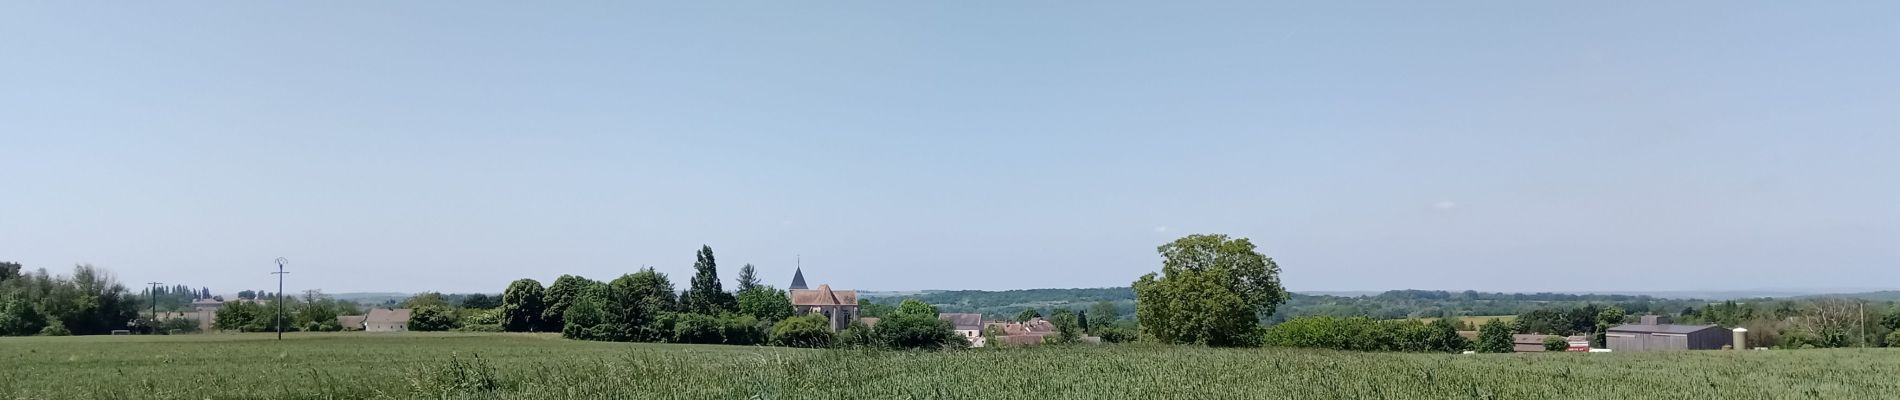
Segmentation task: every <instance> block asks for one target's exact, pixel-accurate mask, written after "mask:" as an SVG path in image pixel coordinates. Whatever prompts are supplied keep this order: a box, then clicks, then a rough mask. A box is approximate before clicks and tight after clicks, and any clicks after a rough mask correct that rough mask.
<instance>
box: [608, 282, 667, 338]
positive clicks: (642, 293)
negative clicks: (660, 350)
mask: <svg viewBox="0 0 1900 400" xmlns="http://www.w3.org/2000/svg"><path fill="white" fill-rule="evenodd" d="M673 290H674V289H673V281H672V280H670V279H667V277H666V274H662V273H660V272H659V271H655V270H654V269H653V268H651V267H648V268H647V269H643V270H640V272H636V273H632V274H627V275H622V276H620V277H619V278H616V279H614V281H613V282H609V283H608V284H607V302H608V309H609V310H610V311H611V312H613V313H614V314H615V315H614V318H613V321H614V323H616V324H619V325H620V326H619V327H618V328H619V329H622V330H624V332H621V333H619V335H620V336H624V337H625V338H626V339H627V340H633V341H642V342H653V341H660V340H663V339H665V338H666V337H668V336H671V333H672V331H673V327H671V326H666V325H665V323H664V322H666V319H665V317H666V316H667V314H669V313H671V312H673V311H674V310H677V309H678V301H679V300H678V299H677V298H675V297H674V295H673V293H674V292H673Z"/></svg>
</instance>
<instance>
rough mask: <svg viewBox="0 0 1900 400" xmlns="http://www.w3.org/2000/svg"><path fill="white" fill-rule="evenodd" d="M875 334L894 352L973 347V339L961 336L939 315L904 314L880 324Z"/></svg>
mask: <svg viewBox="0 0 1900 400" xmlns="http://www.w3.org/2000/svg"><path fill="white" fill-rule="evenodd" d="M872 335H873V336H875V337H876V338H877V342H878V343H879V344H880V345H881V346H883V347H886V348H891V349H915V350H937V349H944V348H961V347H969V339H966V338H964V337H963V335H958V334H957V331H956V327H954V326H952V325H951V324H950V321H945V320H941V319H937V316H936V315H925V314H917V313H902V312H900V313H897V314H895V315H891V316H888V317H884V319H883V320H881V321H878V323H877V327H876V328H874V329H872Z"/></svg>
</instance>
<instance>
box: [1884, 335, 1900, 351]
mask: <svg viewBox="0 0 1900 400" xmlns="http://www.w3.org/2000/svg"><path fill="white" fill-rule="evenodd" d="M1887 347H1900V331H1893V333H1889V334H1887Z"/></svg>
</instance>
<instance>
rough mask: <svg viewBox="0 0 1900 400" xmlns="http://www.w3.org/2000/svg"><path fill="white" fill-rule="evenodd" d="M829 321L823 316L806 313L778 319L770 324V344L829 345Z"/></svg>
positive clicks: (830, 337) (792, 345)
mask: <svg viewBox="0 0 1900 400" xmlns="http://www.w3.org/2000/svg"><path fill="white" fill-rule="evenodd" d="M830 325H831V324H830V322H829V321H826V320H825V318H824V317H822V316H817V315H807V316H803V317H791V318H786V319H783V320H779V321H778V323H777V324H774V325H772V344H774V345H779V346H787V347H814V348H815V347H826V346H830V345H831V340H832V335H831V326H830Z"/></svg>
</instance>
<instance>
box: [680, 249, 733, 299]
mask: <svg viewBox="0 0 1900 400" xmlns="http://www.w3.org/2000/svg"><path fill="white" fill-rule="evenodd" d="M680 303H681V304H683V305H684V306H685V310H686V312H691V313H700V314H706V315H719V314H720V313H727V312H732V311H735V310H737V309H738V305H737V304H736V303H735V302H734V301H733V298H732V294H731V293H726V290H725V289H724V288H722V287H721V286H720V284H719V263H718V262H716V261H714V260H713V251H712V246H700V248H699V254H698V260H697V261H694V262H693V280H692V282H691V283H689V284H688V286H687V288H686V293H685V294H683V295H680Z"/></svg>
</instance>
